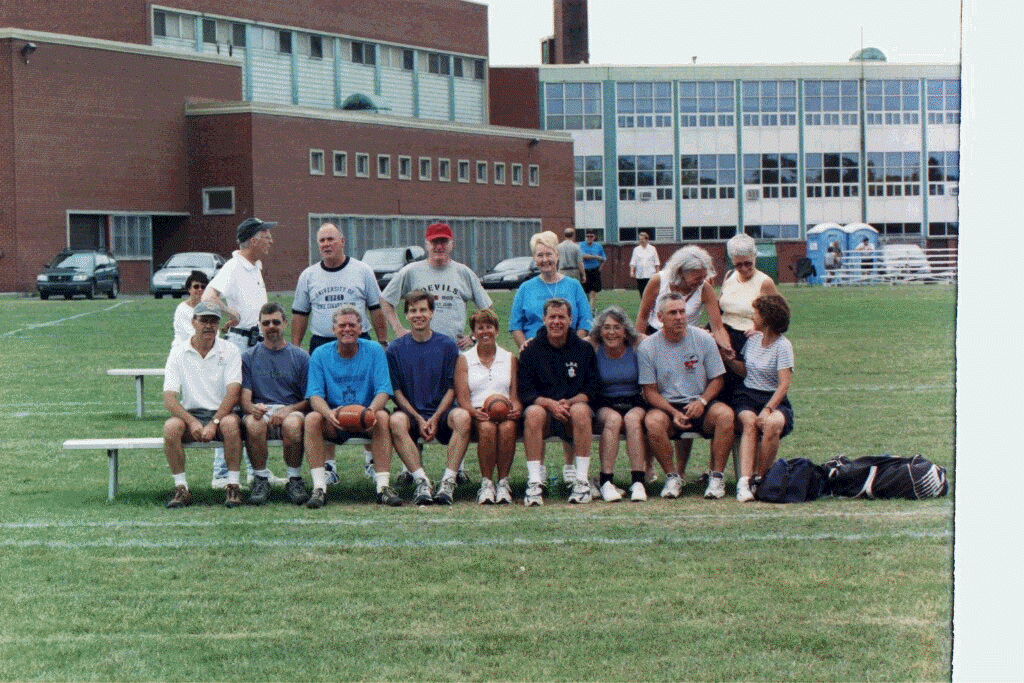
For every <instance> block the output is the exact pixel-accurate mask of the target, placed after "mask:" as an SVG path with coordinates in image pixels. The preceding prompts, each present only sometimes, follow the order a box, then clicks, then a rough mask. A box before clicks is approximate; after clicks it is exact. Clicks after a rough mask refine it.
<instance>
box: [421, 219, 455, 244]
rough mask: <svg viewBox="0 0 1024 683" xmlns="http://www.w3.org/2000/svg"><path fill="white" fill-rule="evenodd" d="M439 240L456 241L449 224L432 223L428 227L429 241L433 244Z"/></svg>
mask: <svg viewBox="0 0 1024 683" xmlns="http://www.w3.org/2000/svg"><path fill="white" fill-rule="evenodd" d="M438 239H448V240H450V239H455V235H453V234H452V227H451V226H450V225H448V224H447V223H431V224H430V225H429V226H427V241H428V242H432V241H434V240H438Z"/></svg>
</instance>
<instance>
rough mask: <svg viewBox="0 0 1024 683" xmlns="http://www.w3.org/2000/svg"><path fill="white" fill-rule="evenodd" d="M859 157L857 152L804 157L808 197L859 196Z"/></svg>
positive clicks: (812, 154)
mask: <svg viewBox="0 0 1024 683" xmlns="http://www.w3.org/2000/svg"><path fill="white" fill-rule="evenodd" d="M859 160H860V155H859V154H858V153H857V152H838V153H837V152H832V153H829V152H826V153H824V154H818V153H810V154H805V155H804V174H805V176H804V177H805V178H806V186H807V196H808V197H857V196H859V195H860V174H859V172H858V165H859Z"/></svg>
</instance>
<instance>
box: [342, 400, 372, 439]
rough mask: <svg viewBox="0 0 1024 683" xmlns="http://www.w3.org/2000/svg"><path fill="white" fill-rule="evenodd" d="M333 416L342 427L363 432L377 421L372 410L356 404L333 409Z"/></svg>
mask: <svg viewBox="0 0 1024 683" xmlns="http://www.w3.org/2000/svg"><path fill="white" fill-rule="evenodd" d="M334 417H335V419H337V420H338V423H339V424H341V427H342V429H345V430H347V431H350V432H365V431H366V430H368V429H370V428H372V427H373V425H374V424H376V423H377V415H376V414H375V413H374V412H373V411H372V410H370V409H369V408H364V407H363V406H361V405H357V404H353V405H350V406H341V407H340V408H338V409H337V410H335V411H334Z"/></svg>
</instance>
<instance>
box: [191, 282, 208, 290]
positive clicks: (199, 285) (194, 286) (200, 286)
mask: <svg viewBox="0 0 1024 683" xmlns="http://www.w3.org/2000/svg"><path fill="white" fill-rule="evenodd" d="M192 289H206V285H204V284H202V283H201V282H193V283H192Z"/></svg>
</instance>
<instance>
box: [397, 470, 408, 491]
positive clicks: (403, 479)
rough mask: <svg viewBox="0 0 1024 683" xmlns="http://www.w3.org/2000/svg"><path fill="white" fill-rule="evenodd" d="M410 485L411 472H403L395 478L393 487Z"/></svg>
mask: <svg viewBox="0 0 1024 683" xmlns="http://www.w3.org/2000/svg"><path fill="white" fill-rule="evenodd" d="M411 483H412V472H409V471H408V470H403V471H402V472H401V473H400V474H399V475H398V476H397V477H395V486H397V487H399V488H401V487H403V486H408V485H409V484H411Z"/></svg>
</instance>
